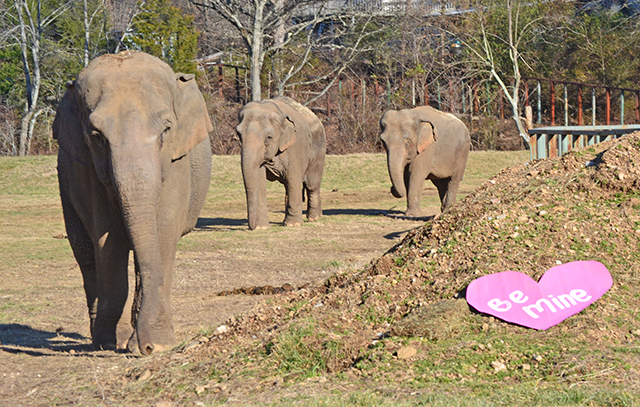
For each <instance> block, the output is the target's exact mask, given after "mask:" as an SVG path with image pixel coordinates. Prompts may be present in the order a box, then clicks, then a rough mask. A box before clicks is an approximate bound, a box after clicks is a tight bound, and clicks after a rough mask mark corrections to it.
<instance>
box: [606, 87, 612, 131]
mask: <svg viewBox="0 0 640 407" xmlns="http://www.w3.org/2000/svg"><path fill="white" fill-rule="evenodd" d="M605 89H606V91H607V126H608V125H609V124H611V123H610V122H611V89H609V88H605Z"/></svg>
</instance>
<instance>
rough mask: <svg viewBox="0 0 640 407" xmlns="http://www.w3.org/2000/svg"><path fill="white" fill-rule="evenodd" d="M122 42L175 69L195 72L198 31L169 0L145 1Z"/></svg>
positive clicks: (188, 18) (189, 17) (190, 17)
mask: <svg viewBox="0 0 640 407" xmlns="http://www.w3.org/2000/svg"><path fill="white" fill-rule="evenodd" d="M133 31H134V32H133V33H132V35H131V36H128V37H127V40H126V45H127V46H128V47H129V48H131V49H138V50H141V51H144V52H148V53H149V54H151V55H155V56H157V57H158V58H160V59H162V60H163V61H165V62H166V63H168V64H169V65H171V67H172V68H173V69H174V71H176V72H185V73H196V62H195V59H196V55H197V45H198V32H197V31H196V30H195V28H194V27H193V17H192V16H190V15H186V14H184V13H183V12H182V10H180V9H179V8H177V7H173V6H172V5H171V1H170V0H149V1H147V2H146V3H145V5H144V7H143V8H142V11H141V12H140V13H139V14H138V15H137V16H136V18H135V20H134V22H133Z"/></svg>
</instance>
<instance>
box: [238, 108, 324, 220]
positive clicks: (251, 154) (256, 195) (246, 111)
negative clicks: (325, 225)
mask: <svg viewBox="0 0 640 407" xmlns="http://www.w3.org/2000/svg"><path fill="white" fill-rule="evenodd" d="M238 119H239V122H240V124H238V126H237V128H236V130H237V132H238V136H239V137H240V141H241V143H242V152H241V166H242V177H243V179H244V186H245V192H246V198H247V218H248V223H249V229H250V230H254V229H262V228H267V227H269V219H268V217H267V196H266V194H267V180H269V181H275V180H278V181H279V182H280V183H282V184H283V185H284V187H285V191H286V197H285V201H286V202H285V206H286V209H285V218H284V225H285V226H294V225H301V224H302V203H303V194H304V193H305V192H306V194H307V219H308V220H309V221H314V220H317V219H320V217H321V216H322V207H321V201H320V183H321V182H322V172H323V171H324V160H325V154H326V150H327V141H326V135H325V132H324V127H323V125H322V122H321V121H320V119H318V117H317V116H316V115H315V114H314V113H313V112H312V111H311V110H309V109H308V108H306V107H305V106H303V105H301V104H300V103H298V102H296V101H294V100H293V99H291V98H288V97H277V98H274V99H266V100H262V101H259V102H250V103H248V104H246V105H245V106H244V107H243V108H242V109H241V110H240V113H239V115H238ZM303 189H304V191H303Z"/></svg>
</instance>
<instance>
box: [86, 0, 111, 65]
mask: <svg viewBox="0 0 640 407" xmlns="http://www.w3.org/2000/svg"><path fill="white" fill-rule="evenodd" d="M105 1H106V0H100V2H99V3H98V4H97V5H96V8H95V9H94V10H93V12H92V13H91V16H89V6H88V4H87V0H83V4H82V12H83V16H84V20H83V23H84V58H83V59H84V66H87V65H89V45H90V42H91V25H92V23H93V19H94V18H95V17H96V15H97V14H98V13H99V12H100V11H103V10H104V4H105Z"/></svg>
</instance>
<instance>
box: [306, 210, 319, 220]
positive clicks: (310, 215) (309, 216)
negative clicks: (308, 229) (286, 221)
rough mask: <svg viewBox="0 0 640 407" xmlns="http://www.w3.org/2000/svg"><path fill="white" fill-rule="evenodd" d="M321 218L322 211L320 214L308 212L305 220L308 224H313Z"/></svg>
mask: <svg viewBox="0 0 640 407" xmlns="http://www.w3.org/2000/svg"><path fill="white" fill-rule="evenodd" d="M321 217H322V211H320V213H315V212H310V213H308V214H307V219H308V220H309V222H315V221H317V220H319V219H320V218H321Z"/></svg>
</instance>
